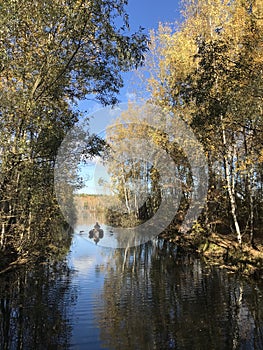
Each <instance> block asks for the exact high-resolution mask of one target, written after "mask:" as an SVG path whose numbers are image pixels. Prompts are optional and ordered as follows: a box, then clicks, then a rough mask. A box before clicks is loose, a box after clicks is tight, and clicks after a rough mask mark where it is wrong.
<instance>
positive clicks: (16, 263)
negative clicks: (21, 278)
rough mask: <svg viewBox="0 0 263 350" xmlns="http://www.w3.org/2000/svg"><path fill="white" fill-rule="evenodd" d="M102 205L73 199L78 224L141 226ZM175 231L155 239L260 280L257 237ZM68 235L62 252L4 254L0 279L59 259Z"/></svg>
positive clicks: (262, 267) (261, 253) (90, 198)
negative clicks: (91, 220)
mask: <svg viewBox="0 0 263 350" xmlns="http://www.w3.org/2000/svg"><path fill="white" fill-rule="evenodd" d="M104 201H105V197H104V196H102V195H98V196H97V195H85V194H80V195H76V196H75V205H76V210H77V217H78V220H81V218H82V219H83V220H84V221H85V218H86V215H88V214H92V215H93V216H94V217H98V216H100V217H102V215H104V220H105V221H106V224H108V225H113V226H123V227H131V226H134V225H139V224H141V223H142V221H141V220H136V218H135V217H131V216H130V217H129V216H128V215H126V216H125V215H112V211H111V210H109V208H107V209H106V210H105V208H104V209H103V206H102V202H104ZM84 221H83V223H84ZM179 228H180V226H179V224H178V223H177V224H174V223H172V224H171V225H170V226H169V227H168V228H167V229H166V230H165V231H164V232H162V233H161V234H160V235H159V236H158V238H159V239H164V240H165V241H166V242H167V243H168V244H174V245H176V246H177V251H178V253H179V254H181V255H182V254H191V255H195V256H197V257H198V258H200V259H202V260H203V261H204V262H205V263H206V264H208V265H213V266H217V267H218V268H220V269H226V270H227V271H228V272H229V273H237V274H240V275H242V276H244V277H249V278H253V279H256V280H262V279H263V245H262V241H261V239H260V237H255V239H254V243H253V244H251V243H250V242H249V235H246V236H244V237H243V241H242V244H239V243H238V242H237V239H236V235H235V234H233V233H226V234H222V233H217V232H211V233H208V232H206V231H205V230H204V229H201V228H200V226H199V225H197V226H194V227H193V229H192V230H191V231H190V232H189V233H184V234H182V233H180V232H179ZM72 234H73V232H72V231H71V232H69V231H68V235H67V236H68V241H67V244H66V245H64V247H63V249H62V247H61V246H58V245H54V244H48V245H47V246H46V248H45V249H44V250H43V249H42V251H40V250H35V251H32V252H31V253H30V254H29V253H28V252H27V253H24V254H22V255H19V256H18V255H17V254H15V252H5V255H3V254H2V256H1V258H0V276H1V275H3V274H4V273H8V272H10V271H13V270H15V269H18V268H19V267H20V266H23V265H25V264H28V265H33V264H35V263H39V264H47V263H52V262H56V261H58V260H59V259H63V257H65V255H66V254H67V251H68V250H69V248H70V241H71V237H72ZM64 237H65V235H64ZM246 240H247V241H246Z"/></svg>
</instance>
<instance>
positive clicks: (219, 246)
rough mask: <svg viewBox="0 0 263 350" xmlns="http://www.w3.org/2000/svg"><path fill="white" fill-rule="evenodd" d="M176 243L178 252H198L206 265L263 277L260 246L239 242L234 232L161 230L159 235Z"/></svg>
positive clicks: (258, 242)
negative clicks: (176, 232)
mask: <svg viewBox="0 0 263 350" xmlns="http://www.w3.org/2000/svg"><path fill="white" fill-rule="evenodd" d="M160 238H164V239H166V240H168V241H169V242H172V243H174V244H176V245H177V247H178V249H179V251H180V252H181V253H192V254H196V255H198V256H199V257H200V258H202V259H203V260H204V261H205V262H206V263H207V264H211V265H216V266H218V267H219V268H222V269H223V268H224V269H227V270H228V271H230V272H232V273H239V274H241V275H243V276H246V277H253V278H255V279H263V245H262V242H261V241H260V240H256V241H255V245H254V247H252V246H251V244H249V243H246V242H243V243H242V245H239V244H238V243H237V242H236V237H235V236H234V235H231V234H230V235H220V234H217V233H212V234H210V235H209V236H206V235H204V234H198V233H189V234H184V235H178V234H176V235H175V234H174V233H172V232H164V233H163V234H161V235H160Z"/></svg>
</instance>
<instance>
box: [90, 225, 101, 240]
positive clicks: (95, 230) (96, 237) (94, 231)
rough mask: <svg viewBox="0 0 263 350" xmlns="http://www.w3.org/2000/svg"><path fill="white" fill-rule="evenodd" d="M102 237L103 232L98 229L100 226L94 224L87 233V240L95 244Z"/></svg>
mask: <svg viewBox="0 0 263 350" xmlns="http://www.w3.org/2000/svg"><path fill="white" fill-rule="evenodd" d="M103 236H104V231H103V230H102V229H101V228H100V225H99V224H98V223H97V222H96V224H95V225H94V228H93V229H92V230H90V231H89V238H90V239H92V238H93V240H94V242H95V243H96V244H97V243H98V242H99V240H100V239H102V238H103Z"/></svg>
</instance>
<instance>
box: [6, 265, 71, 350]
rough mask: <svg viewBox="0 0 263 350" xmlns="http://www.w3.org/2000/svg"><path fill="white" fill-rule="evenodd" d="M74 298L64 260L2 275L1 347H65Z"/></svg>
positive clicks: (67, 344) (68, 340) (68, 336)
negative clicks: (52, 264) (51, 264)
mask: <svg viewBox="0 0 263 350" xmlns="http://www.w3.org/2000/svg"><path fill="white" fill-rule="evenodd" d="M75 299H76V293H75V291H74V289H72V287H71V271H70V270H69V268H68V267H67V265H66V264H64V263H59V264H56V265H54V266H48V265H39V266H35V267H34V269H30V270H28V269H26V268H21V269H19V270H17V271H13V272H10V273H8V274H6V275H5V276H1V279H0V349H1V350H11V349H25V350H30V349H32V350H33V349H43V350H44V349H45V350H46V349H61V350H62V349H63V350H64V349H68V348H69V346H70V339H71V323H72V320H70V314H71V312H70V309H71V307H72V306H73V304H74V302H75Z"/></svg>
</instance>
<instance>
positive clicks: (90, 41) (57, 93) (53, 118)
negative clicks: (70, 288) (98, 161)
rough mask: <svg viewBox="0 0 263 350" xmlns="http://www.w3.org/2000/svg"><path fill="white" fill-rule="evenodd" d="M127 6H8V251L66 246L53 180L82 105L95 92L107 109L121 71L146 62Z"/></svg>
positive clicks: (4, 147)
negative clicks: (63, 143) (59, 152)
mask: <svg viewBox="0 0 263 350" xmlns="http://www.w3.org/2000/svg"><path fill="white" fill-rule="evenodd" d="M125 5H126V1H124V0H118V1H114V2H112V1H107V0H106V1H104V0H103V1H100V0H99V1H85V0H81V1H79V0H74V1H67V0H66V1H53V0H52V1H51V0H48V1H42V0H37V1H33V2H29V1H18V0H17V1H16V0H15V1H13V0H12V1H11V0H10V1H5V2H2V3H1V11H0V12H1V13H0V24H1V25H0V27H1V31H0V61H1V63H0V75H1V77H0V88H1V99H0V100H1V102H0V251H1V252H11V251H12V252H14V254H16V255H17V254H26V252H29V253H30V251H31V250H32V249H41V248H44V249H45V247H46V246H47V244H49V243H52V244H56V245H57V246H60V245H63V240H64V239H65V236H64V234H63V230H62V229H61V224H62V223H63V221H64V218H63V217H62V215H61V213H60V210H59V206H58V204H57V201H56V197H55V194H54V186H53V185H54V184H53V182H54V179H53V177H54V167H55V161H56V154H57V150H58V148H59V146H60V143H61V141H62V140H63V138H64V136H65V134H66V133H67V131H68V130H69V129H70V128H71V127H72V126H73V125H74V123H75V122H76V121H77V120H78V119H79V118H81V113H80V112H79V111H78V109H77V102H78V101H79V100H81V99H84V98H86V97H87V96H88V95H91V94H92V97H94V98H96V99H97V100H99V101H100V102H101V103H103V104H104V105H107V104H114V103H116V102H117V99H116V94H117V93H118V91H119V89H120V87H121V86H122V85H123V82H122V78H121V74H120V73H121V71H127V70H129V69H132V68H134V67H137V66H138V65H140V64H141V63H142V61H143V53H144V51H145V50H146V42H147V40H146V37H145V35H144V34H143V33H142V31H141V30H139V31H138V32H137V33H135V34H132V35H131V34H129V33H128V21H127V18H128V16H127V13H126V11H125ZM116 21H118V23H122V24H123V26H121V25H120V26H119V27H118V26H117V25H116ZM87 149H92V144H91V145H89V144H88V145H87ZM65 227H66V226H65ZM66 235H67V233H66Z"/></svg>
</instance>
